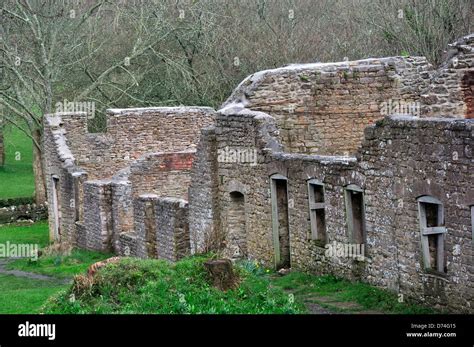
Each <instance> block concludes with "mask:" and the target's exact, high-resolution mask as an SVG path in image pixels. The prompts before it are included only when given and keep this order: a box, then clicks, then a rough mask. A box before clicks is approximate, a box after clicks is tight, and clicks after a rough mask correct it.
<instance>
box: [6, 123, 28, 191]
mask: <svg viewBox="0 0 474 347" xmlns="http://www.w3.org/2000/svg"><path fill="white" fill-rule="evenodd" d="M4 143H5V165H4V166H0V199H5V198H16V197H31V196H33V194H34V190H35V182H34V176H33V164H32V163H33V143H32V141H31V139H30V138H29V137H28V136H26V135H25V134H24V133H23V132H22V131H21V130H19V129H18V128H16V127H13V126H6V127H5V129H4Z"/></svg>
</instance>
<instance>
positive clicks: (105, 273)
mask: <svg viewBox="0 0 474 347" xmlns="http://www.w3.org/2000/svg"><path fill="white" fill-rule="evenodd" d="M207 259H208V257H204V256H200V257H191V258H187V259H183V260H181V261H179V262H177V263H176V264H171V263H169V262H166V261H162V260H139V259H132V258H127V259H123V260H122V261H121V262H120V263H118V264H109V265H107V266H106V267H104V268H103V269H101V271H99V272H98V273H97V274H96V276H95V277H94V279H93V281H92V282H89V281H88V280H87V278H86V277H81V278H76V280H75V283H74V284H73V286H72V287H71V288H70V289H69V290H67V291H63V292H61V293H60V294H58V295H56V296H54V297H53V298H51V299H50V300H49V301H48V302H47V304H46V305H45V307H44V312H45V313H160V314H169V313H197V314H201V313H211V314H212V313H223V314H238V313H241V314H262V313H263V314H265V313H301V312H304V308H303V306H302V305H300V304H298V303H295V302H293V301H292V296H291V295H288V294H287V293H285V292H284V291H283V290H281V289H279V288H275V287H273V286H271V285H270V284H271V283H270V279H269V278H268V276H259V275H256V274H254V273H252V272H249V271H247V270H245V269H244V268H241V267H236V269H237V271H238V275H239V277H240V285H239V286H238V287H237V288H236V289H233V290H228V291H226V292H223V291H220V290H218V289H216V288H214V287H212V286H211V285H210V284H209V279H208V277H207V276H208V274H207V271H206V269H205V267H204V265H203V263H204V261H206V260H207ZM71 298H74V300H71Z"/></svg>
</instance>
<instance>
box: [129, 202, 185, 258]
mask: <svg viewBox="0 0 474 347" xmlns="http://www.w3.org/2000/svg"><path fill="white" fill-rule="evenodd" d="M134 203H135V234H136V241H135V242H136V244H135V246H134V248H135V254H132V255H136V256H138V257H141V258H159V259H167V260H170V261H176V260H178V259H180V258H182V257H184V256H186V255H188V254H189V251H190V242H189V221H188V203H187V201H185V200H182V199H178V198H168V197H159V196H157V195H155V194H145V195H141V196H139V197H138V199H136V200H135V202H134Z"/></svg>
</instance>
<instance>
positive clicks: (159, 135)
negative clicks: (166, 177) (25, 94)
mask: <svg viewBox="0 0 474 347" xmlns="http://www.w3.org/2000/svg"><path fill="white" fill-rule="evenodd" d="M213 122H214V110H213V109H211V108H209V107H157V108H137V109H133V108H131V109H110V110H107V131H106V132H105V133H89V132H88V131H87V115H86V114H80V113H78V114H63V116H62V122H61V126H62V127H63V129H64V133H67V136H66V137H67V145H68V148H69V150H70V152H71V154H72V155H73V157H74V158H75V164H76V165H77V166H79V167H81V168H83V169H84V170H85V171H87V173H88V175H89V179H102V178H110V177H112V176H113V175H115V174H116V173H117V172H118V171H120V170H122V169H124V168H126V167H127V166H129V165H130V164H131V163H132V162H133V161H135V160H137V159H139V158H141V157H142V156H143V155H144V154H147V153H158V152H179V151H183V150H189V149H193V148H195V146H196V144H197V142H198V140H199V134H200V129H201V128H203V127H205V126H208V125H211V124H213Z"/></svg>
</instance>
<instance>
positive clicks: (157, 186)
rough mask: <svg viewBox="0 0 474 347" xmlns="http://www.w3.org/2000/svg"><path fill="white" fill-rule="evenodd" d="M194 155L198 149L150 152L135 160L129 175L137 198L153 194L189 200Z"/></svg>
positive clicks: (134, 195)
mask: <svg viewBox="0 0 474 347" xmlns="http://www.w3.org/2000/svg"><path fill="white" fill-rule="evenodd" d="M194 154H195V150H188V151H184V152H174V153H150V154H146V155H145V156H143V157H142V158H140V159H139V160H137V161H135V162H133V163H132V164H131V166H130V176H129V180H130V182H131V185H132V187H133V188H132V189H133V197H134V198H136V197H138V196H139V195H141V194H145V193H153V194H156V195H159V196H169V197H176V198H183V199H187V198H188V187H189V184H190V180H191V177H190V171H191V166H192V163H193V160H194Z"/></svg>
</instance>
